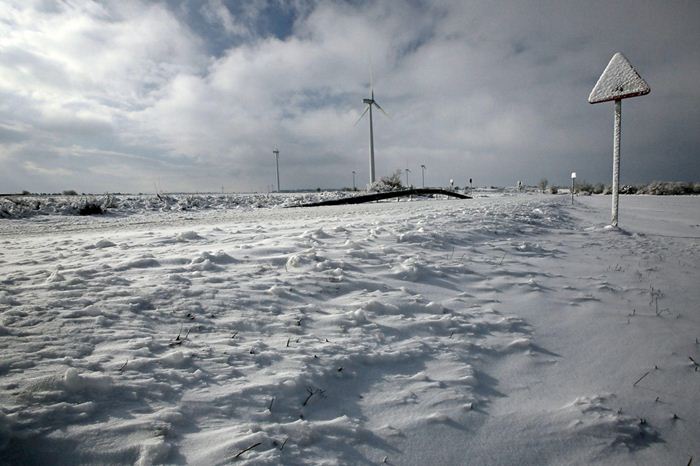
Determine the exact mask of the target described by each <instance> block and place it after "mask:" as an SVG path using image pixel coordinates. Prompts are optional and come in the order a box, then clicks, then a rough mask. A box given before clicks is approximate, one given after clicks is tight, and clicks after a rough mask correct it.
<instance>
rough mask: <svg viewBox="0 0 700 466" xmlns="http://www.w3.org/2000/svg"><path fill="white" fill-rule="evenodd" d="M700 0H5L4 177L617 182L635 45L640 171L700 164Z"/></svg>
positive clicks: (0, 138)
mask: <svg viewBox="0 0 700 466" xmlns="http://www.w3.org/2000/svg"><path fill="white" fill-rule="evenodd" d="M698 24H700V2H698V1H696V0H689V1H642V0H638V1H590V2H589V1H586V2H581V1H574V0H571V1H552V2H547V1H533V2H528V1H522V0H513V1H498V2H492V1H488V2H487V1H462V0H454V1H439V2H438V1H436V2H428V1H420V0H410V1H409V0H407V1H388V0H387V1H362V0H355V1H347V2H341V1H318V2H317V1H302V0H297V1H281V0H269V1H258V0H250V1H242V0H238V1H229V0H209V1H185V0H172V1H137V0H134V1H130V0H119V1H113V2H110V1H105V2H91V1H78V0H66V1H60V2H59V1H50V0H43V1H30V0H16V1H14V0H3V1H2V2H1V3H0V192H13V191H18V190H23V189H27V190H30V191H59V190H63V189H76V190H78V191H84V192H97V193H100V192H105V191H122V192H139V191H142V192H153V191H154V190H155V189H158V190H162V191H218V190H220V189H221V187H222V186H224V187H225V189H226V190H227V191H266V190H268V189H269V187H270V186H273V185H274V184H275V165H274V156H273V155H272V150H273V148H274V146H278V147H279V150H280V172H281V184H282V188H283V189H285V188H287V189H298V188H305V187H308V188H316V187H318V186H320V187H342V186H349V185H351V184H352V171H353V170H355V171H356V172H357V183H358V186H359V185H364V184H365V183H366V182H367V179H368V176H369V168H368V139H369V134H368V133H369V128H368V122H367V120H366V118H365V119H364V120H362V121H360V122H359V124H357V125H355V122H356V120H357V119H358V117H359V116H360V114H361V113H362V111H363V110H364V108H363V104H362V98H363V97H367V96H368V93H369V84H370V70H372V71H373V76H374V78H373V84H374V90H375V97H376V99H377V101H378V102H379V103H380V104H381V105H382V107H383V108H384V109H385V110H386V111H387V113H388V114H389V116H390V118H387V117H385V116H384V115H383V114H377V113H375V120H374V121H375V147H376V163H377V173H378V175H386V174H389V173H391V172H393V171H395V170H396V169H402V170H403V169H404V168H406V167H408V168H409V169H411V171H412V173H411V175H410V176H411V179H410V182H412V183H414V184H420V181H419V180H420V165H421V164H425V165H426V166H427V171H426V184H427V185H433V186H437V185H445V184H447V183H448V180H449V179H450V178H454V179H455V184H457V185H464V184H465V182H466V180H468V179H469V178H473V179H474V182H475V183H476V184H478V185H487V184H488V185H501V186H503V185H514V184H515V183H516V182H517V180H522V181H523V182H524V183H528V184H536V183H537V181H538V180H539V179H540V178H542V177H546V178H548V179H549V180H550V181H551V182H554V183H559V184H566V183H568V180H569V174H570V172H571V171H573V170H575V171H577V172H578V177H579V179H582V178H583V179H586V180H589V181H601V182H606V181H607V182H609V179H610V177H611V165H612V121H613V120H612V119H613V104H612V103H603V104H596V105H590V104H588V102H587V97H588V94H589V93H590V91H591V89H592V87H593V86H594V84H595V83H596V81H597V79H598V77H599V76H600V74H601V72H602V71H603V69H604V68H605V65H606V64H607V63H608V61H609V60H610V58H611V57H612V55H613V53H614V52H616V51H621V52H623V53H624V54H625V55H626V56H627V58H628V59H629V60H630V61H631V63H632V64H633V65H634V66H635V67H636V68H637V70H638V71H639V73H640V74H641V75H642V77H643V78H644V79H645V80H646V81H647V82H648V83H649V85H650V86H651V89H652V91H651V94H649V95H647V96H643V97H637V98H632V99H628V100H625V101H624V102H623V106H622V107H623V119H622V123H623V138H622V171H621V173H622V182H623V183H637V182H647V181H651V180H656V179H663V180H695V181H698V180H700V27H698Z"/></svg>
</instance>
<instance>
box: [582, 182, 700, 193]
mask: <svg viewBox="0 0 700 466" xmlns="http://www.w3.org/2000/svg"><path fill="white" fill-rule="evenodd" d="M575 191H576V192H577V193H583V194H610V193H611V192H612V188H611V186H610V185H604V184H603V183H596V184H593V183H588V182H586V181H580V182H577V183H576V189H575ZM620 194H652V195H655V196H677V195H683V194H700V183H693V182H689V181H652V182H651V183H649V184H637V185H634V184H625V185H622V186H620Z"/></svg>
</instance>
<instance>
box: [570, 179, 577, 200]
mask: <svg viewBox="0 0 700 466" xmlns="http://www.w3.org/2000/svg"><path fill="white" fill-rule="evenodd" d="M575 180H576V178H571V205H574V181H575Z"/></svg>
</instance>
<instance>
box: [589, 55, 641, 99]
mask: <svg viewBox="0 0 700 466" xmlns="http://www.w3.org/2000/svg"><path fill="white" fill-rule="evenodd" d="M649 92H651V88H650V87H649V85H648V84H647V83H646V81H644V80H643V79H642V77H641V76H639V73H637V71H636V70H635V69H634V68H633V67H632V65H631V64H630V62H629V61H627V58H625V56H624V55H622V54H621V53H620V52H618V53H616V54H615V55H613V57H612V59H610V63H608V66H606V67H605V71H603V74H602V75H600V78H598V82H597V83H596V85H595V87H594V88H593V90H592V91H591V95H589V96H588V102H589V103H592V104H597V103H599V102H608V101H610V100H618V99H626V98H628V97H636V96H639V95H646V94H648V93H649Z"/></svg>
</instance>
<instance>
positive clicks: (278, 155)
mask: <svg viewBox="0 0 700 466" xmlns="http://www.w3.org/2000/svg"><path fill="white" fill-rule="evenodd" d="M272 153H273V154H274V156H275V164H276V165H277V192H280V150H279V149H278V148H276V147H275V150H273V151H272Z"/></svg>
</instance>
